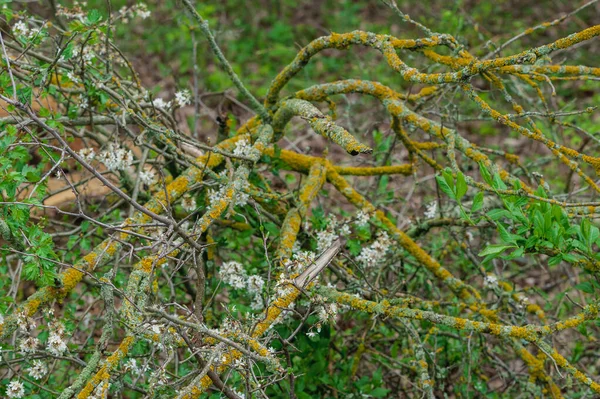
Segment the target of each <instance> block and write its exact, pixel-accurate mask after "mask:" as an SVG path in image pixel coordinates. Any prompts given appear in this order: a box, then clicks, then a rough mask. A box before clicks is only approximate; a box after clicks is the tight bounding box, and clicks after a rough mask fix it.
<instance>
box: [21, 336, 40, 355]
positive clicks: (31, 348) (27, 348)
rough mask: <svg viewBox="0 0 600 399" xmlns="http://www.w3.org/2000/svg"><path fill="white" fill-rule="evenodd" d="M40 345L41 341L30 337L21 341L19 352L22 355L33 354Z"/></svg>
mask: <svg viewBox="0 0 600 399" xmlns="http://www.w3.org/2000/svg"><path fill="white" fill-rule="evenodd" d="M39 344H40V340H39V339H37V338H35V337H28V338H26V339H24V340H22V341H21V344H20V345H19V350H20V351H21V352H22V353H33V352H35V351H36V349H37V347H38V345H39Z"/></svg>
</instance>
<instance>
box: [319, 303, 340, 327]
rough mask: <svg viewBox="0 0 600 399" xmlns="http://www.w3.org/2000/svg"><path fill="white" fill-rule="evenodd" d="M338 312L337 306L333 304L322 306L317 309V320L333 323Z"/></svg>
mask: <svg viewBox="0 0 600 399" xmlns="http://www.w3.org/2000/svg"><path fill="white" fill-rule="evenodd" d="M337 312H338V307H337V304H335V303H330V304H323V305H322V306H321V307H320V308H319V312H318V313H319V319H320V320H321V321H322V322H323V323H326V322H328V321H330V320H331V321H333V320H334V319H335V316H336V315H337Z"/></svg>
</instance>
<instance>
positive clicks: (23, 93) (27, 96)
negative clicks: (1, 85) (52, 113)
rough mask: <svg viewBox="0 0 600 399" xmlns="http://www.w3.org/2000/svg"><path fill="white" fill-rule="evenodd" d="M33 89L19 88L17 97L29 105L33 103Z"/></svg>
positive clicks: (22, 102)
mask: <svg viewBox="0 0 600 399" xmlns="http://www.w3.org/2000/svg"><path fill="white" fill-rule="evenodd" d="M32 93H33V90H32V88H31V87H29V86H27V87H21V88H19V89H17V99H18V100H19V102H20V103H21V104H26V105H29V104H31V94H32Z"/></svg>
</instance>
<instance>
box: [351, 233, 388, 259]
mask: <svg viewBox="0 0 600 399" xmlns="http://www.w3.org/2000/svg"><path fill="white" fill-rule="evenodd" d="M390 245H391V241H390V238H389V236H388V235H387V233H386V232H385V231H382V232H380V233H378V237H377V239H376V240H375V241H373V243H372V244H371V245H369V246H368V247H363V248H362V249H361V250H360V254H359V255H358V256H357V257H356V260H357V261H358V262H360V263H362V265H363V266H365V267H373V266H376V265H377V264H378V263H379V262H380V261H381V260H383V258H384V256H385V254H386V253H387V251H388V249H389V248H390Z"/></svg>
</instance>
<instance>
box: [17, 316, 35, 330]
mask: <svg viewBox="0 0 600 399" xmlns="http://www.w3.org/2000/svg"><path fill="white" fill-rule="evenodd" d="M17 325H18V326H19V330H20V331H22V332H24V333H27V334H28V333H30V332H31V331H33V330H35V327H36V325H35V321H34V320H33V319H32V318H31V317H28V316H27V315H26V314H25V313H23V312H20V313H18V314H17Z"/></svg>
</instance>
